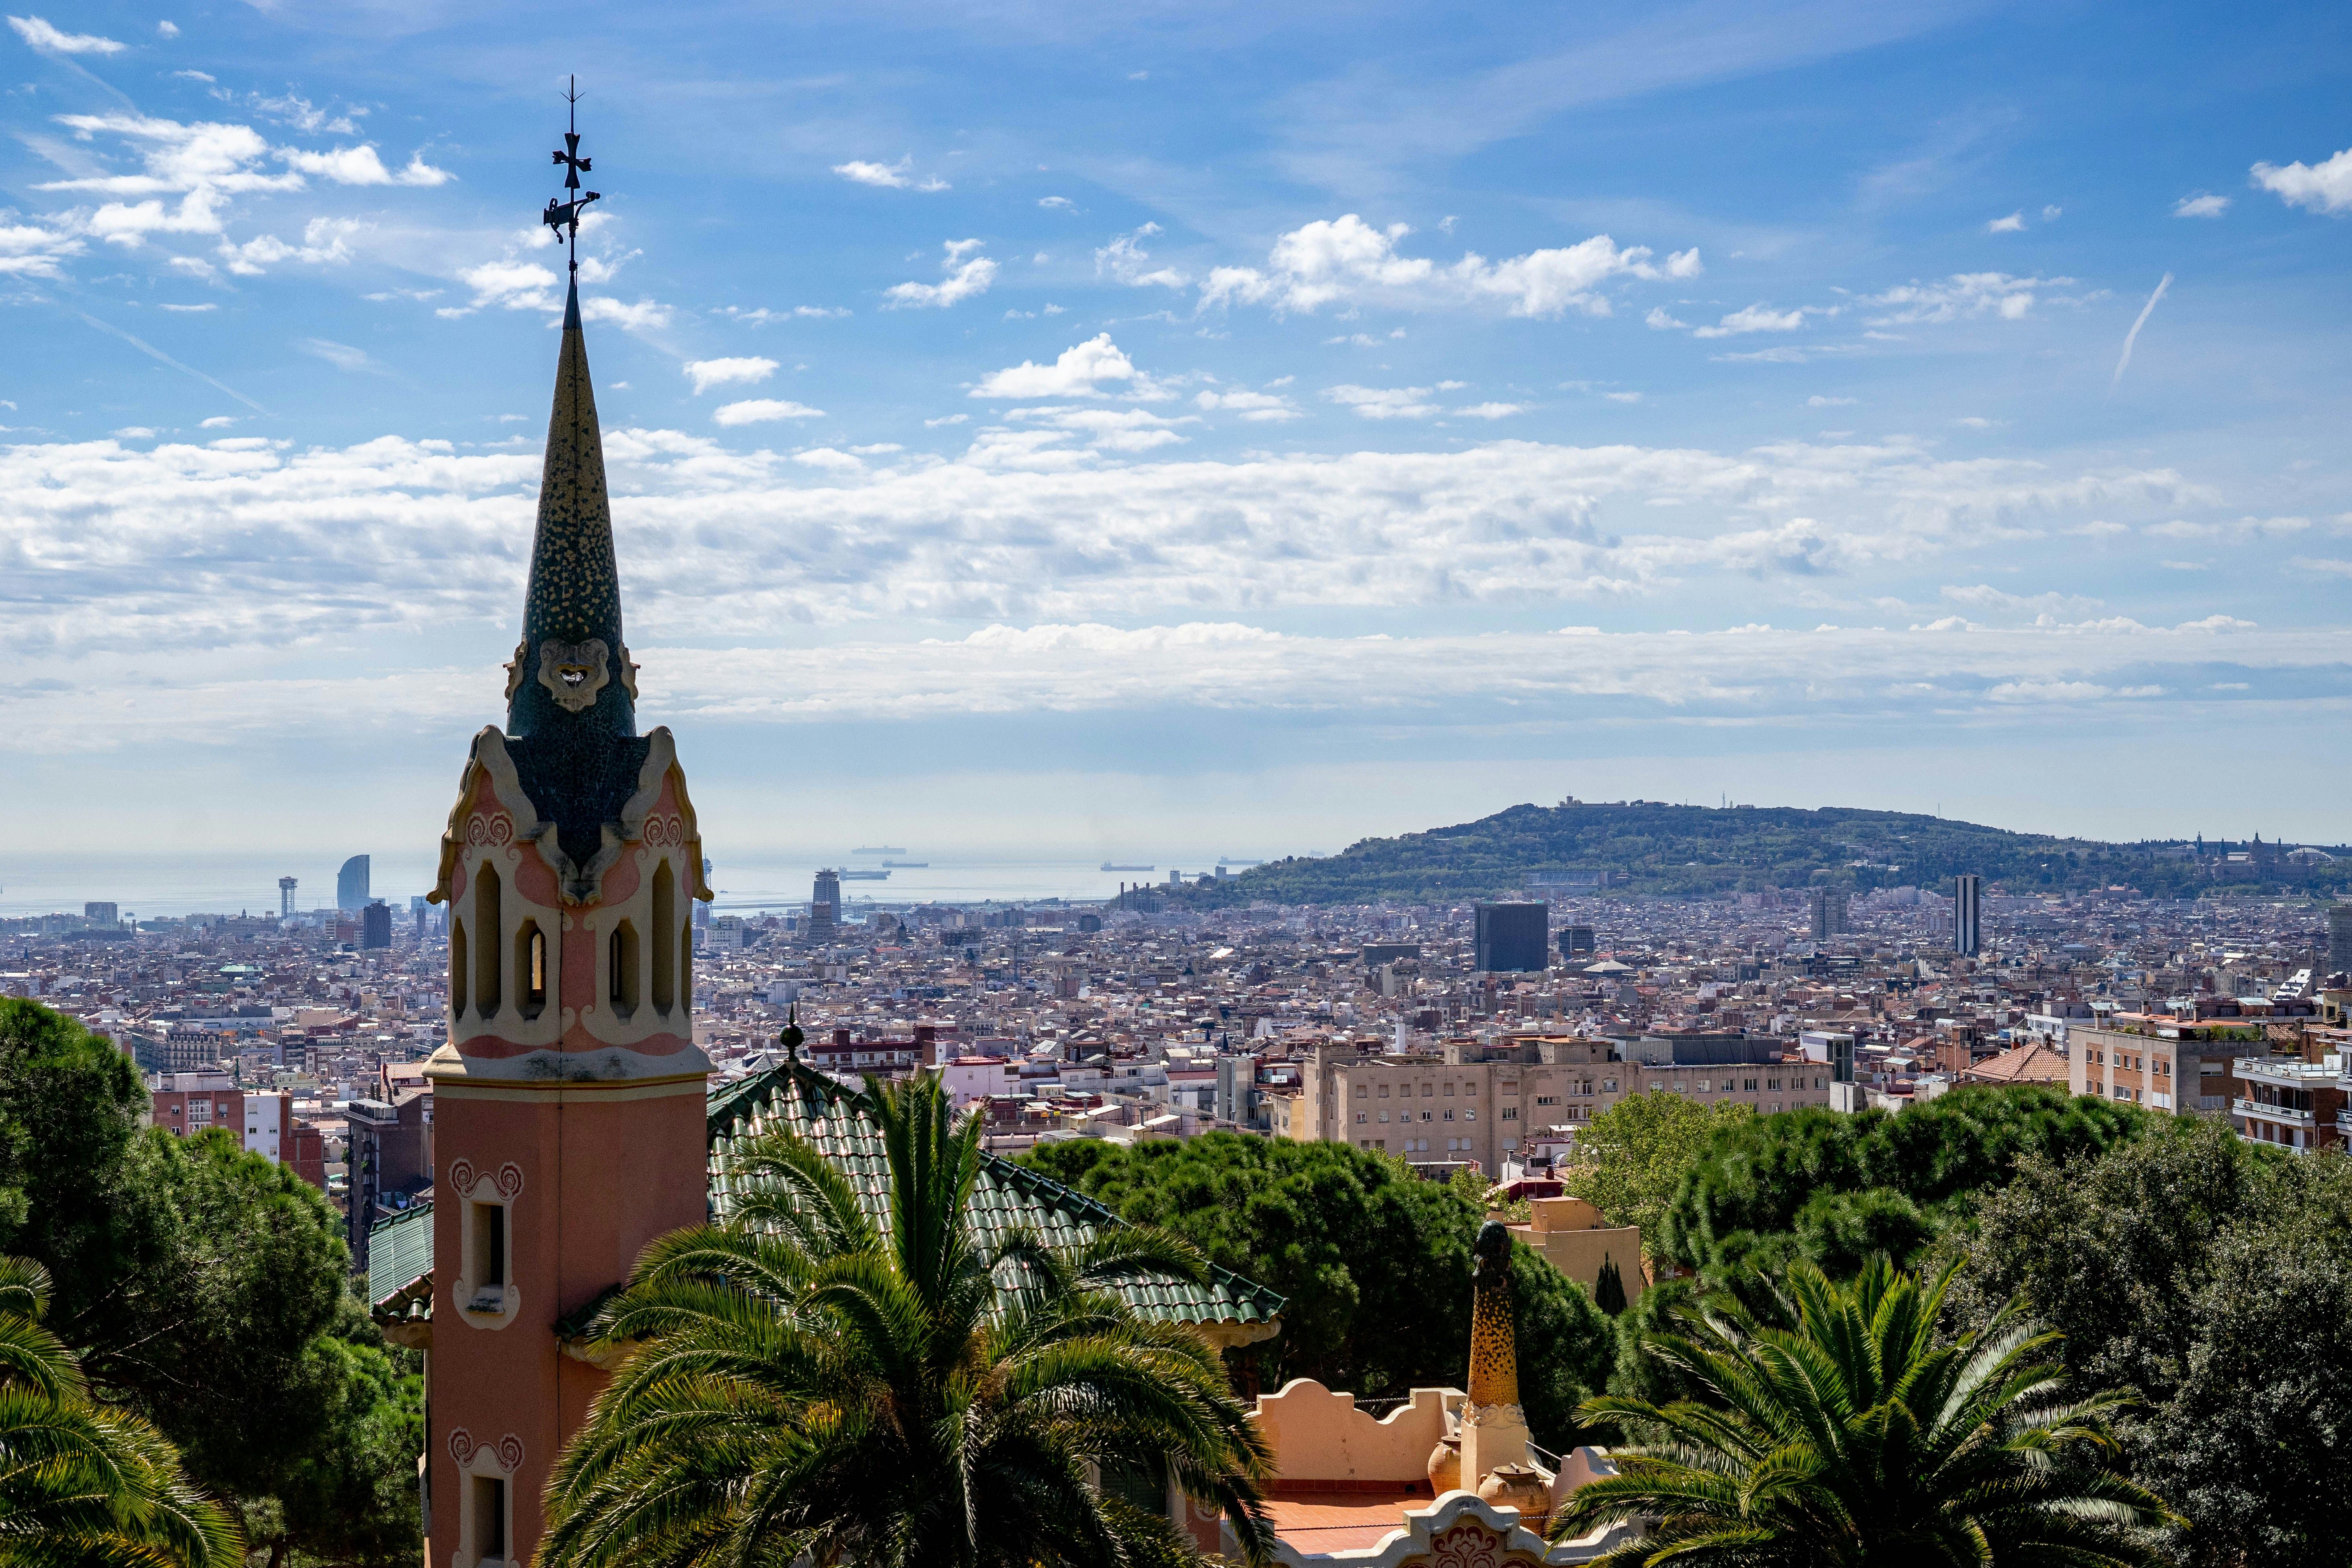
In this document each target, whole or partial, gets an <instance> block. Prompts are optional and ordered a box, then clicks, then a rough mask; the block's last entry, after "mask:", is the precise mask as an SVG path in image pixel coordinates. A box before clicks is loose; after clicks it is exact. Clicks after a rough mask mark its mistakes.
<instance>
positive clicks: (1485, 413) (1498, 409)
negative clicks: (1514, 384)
mask: <svg viewBox="0 0 2352 1568" xmlns="http://www.w3.org/2000/svg"><path fill="white" fill-rule="evenodd" d="M1610 397H1611V398H1612V399H1613V400H1615V401H1617V402H1619V403H1628V402H1631V403H1639V402H1640V401H1641V400H1642V395H1641V394H1640V393H1638V392H1612V393H1611V394H1610ZM1526 412H1527V410H1526V409H1525V408H1524V407H1522V406H1520V405H1518V404H1516V403H1474V404H1472V405H1470V406H1469V407H1467V408H1456V409H1454V413H1455V414H1456V415H1458V416H1462V417H1464V418H1466V419H1508V418H1509V417H1510V416H1512V415H1514V414H1525V413H1526Z"/></svg>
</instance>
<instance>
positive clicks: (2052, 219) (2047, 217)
mask: <svg viewBox="0 0 2352 1568" xmlns="http://www.w3.org/2000/svg"><path fill="white" fill-rule="evenodd" d="M2065 210H2066V209H2065V208H2064V207H2043V208H2042V222H2043V223H2056V222H2057V221H2058V215H2059V214H2061V213H2063V212H2064V211H2065Z"/></svg>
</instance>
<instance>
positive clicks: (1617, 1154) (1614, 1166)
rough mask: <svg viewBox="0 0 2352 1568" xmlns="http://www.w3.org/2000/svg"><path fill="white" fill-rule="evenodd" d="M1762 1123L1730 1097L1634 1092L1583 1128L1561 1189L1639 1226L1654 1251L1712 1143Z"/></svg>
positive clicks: (1619, 1221)
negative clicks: (1669, 1212) (1711, 1099)
mask: <svg viewBox="0 0 2352 1568" xmlns="http://www.w3.org/2000/svg"><path fill="white" fill-rule="evenodd" d="M1626 1070H1628V1071H1632V1070H1633V1069H1632V1068H1630V1067H1629V1068H1627V1069H1626ZM1755 1119H1756V1113H1755V1111H1754V1110H1753V1109H1752V1108H1750V1107H1748V1106H1745V1105H1737V1104H1734V1103H1732V1102H1731V1101H1728V1100H1726V1101H1723V1102H1721V1103H1719V1104H1716V1105H1702V1104H1700V1103H1699V1102H1698V1101H1696V1100H1686V1099H1685V1098H1684V1097H1683V1096H1681V1095H1679V1094H1667V1093H1664V1092H1663V1091H1658V1090H1654V1091H1652V1092H1651V1093H1648V1094H1635V1095H1628V1096H1627V1097H1626V1098H1625V1099H1623V1100H1619V1101H1618V1102H1617V1103H1616V1104H1614V1105H1612V1106H1611V1107H1610V1108H1609V1109H1608V1110H1604V1111H1602V1112H1601V1114H1600V1115H1598V1116H1596V1117H1594V1118H1593V1119H1592V1120H1591V1121H1590V1122H1588V1123H1587V1124H1586V1125H1585V1126H1583V1127H1582V1128H1580V1129H1579V1130H1578V1131H1577V1134H1576V1159H1575V1163H1572V1164H1571V1165H1570V1166H1569V1167H1568V1168H1567V1170H1566V1171H1565V1172H1563V1173H1562V1176H1561V1186H1562V1187H1563V1188H1564V1189H1565V1190H1566V1191H1567V1192H1568V1193H1569V1194H1570V1195H1572V1196H1575V1197H1580V1198H1582V1199H1584V1200H1585V1201H1586V1202H1588V1203H1590V1204H1591V1205H1593V1206H1594V1207H1596V1208H1598V1209H1599V1210H1600V1211H1601V1217H1602V1218H1604V1219H1606V1220H1607V1221H1608V1222H1609V1223H1610V1224H1612V1225H1638V1226H1641V1227H1642V1241H1643V1246H1644V1247H1649V1248H1651V1249H1652V1250H1653V1251H1654V1250H1655V1249H1656V1246H1657V1243H1656V1240H1655V1237H1657V1235H1658V1226H1659V1221H1660V1220H1661V1219H1662V1218H1663V1217H1664V1215H1665V1212H1666V1205H1667V1204H1668V1203H1669V1202H1671V1201H1672V1200H1673V1198H1674V1195H1675V1191H1676V1189H1678V1188H1679V1187H1680V1186H1681V1185H1682V1184H1683V1178H1684V1176H1685V1174H1687V1173H1689V1171H1690V1169H1691V1167H1692V1165H1693V1164H1694V1163H1696V1161H1697V1160H1698V1157H1699V1152H1700V1151H1701V1150H1702V1149H1704V1148H1705V1147H1706V1143H1707V1141H1708V1140H1709V1139H1710V1138H1711V1137H1713V1136H1714V1135H1715V1134H1716V1133H1717V1131H1721V1130H1723V1129H1726V1128H1731V1127H1738V1126H1742V1125H1745V1124H1747V1123H1750V1122H1752V1121H1755Z"/></svg>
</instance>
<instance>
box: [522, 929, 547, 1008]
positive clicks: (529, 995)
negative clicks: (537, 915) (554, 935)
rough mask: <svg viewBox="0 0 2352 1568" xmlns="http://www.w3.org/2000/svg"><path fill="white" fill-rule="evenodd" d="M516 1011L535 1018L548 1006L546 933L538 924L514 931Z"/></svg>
mask: <svg viewBox="0 0 2352 1568" xmlns="http://www.w3.org/2000/svg"><path fill="white" fill-rule="evenodd" d="M515 991H516V994H515V1010H516V1011H517V1012H519V1013H520V1014H521V1015H522V1016H524V1017H526V1018H536V1017H538V1016H540V1014H541V1012H542V1011H544V1010H545V1009H546V1006H547V933H546V932H545V931H541V930H540V929H539V922H538V921H523V922H522V924H520V926H517V927H516V928H515Z"/></svg>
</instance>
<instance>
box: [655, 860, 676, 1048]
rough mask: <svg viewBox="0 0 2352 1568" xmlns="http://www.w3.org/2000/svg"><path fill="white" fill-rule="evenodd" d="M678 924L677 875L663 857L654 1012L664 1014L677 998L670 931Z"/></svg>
mask: <svg viewBox="0 0 2352 1568" xmlns="http://www.w3.org/2000/svg"><path fill="white" fill-rule="evenodd" d="M676 928H677V877H676V876H674V875H672V874H671V872H670V868H669V862H668V861H667V860H664V861H663V862H662V863H661V864H660V865H659V866H658V867H656V868H655V870H654V1011H655V1012H656V1013H659V1014H661V1015H662V1016H664V1017H667V1016H669V1010H670V1007H671V1005H673V1004H675V1003H676V1002H677V950H676V949H675V948H673V947H671V946H670V934H669V933H670V932H671V931H673V930H675V929H676Z"/></svg>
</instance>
